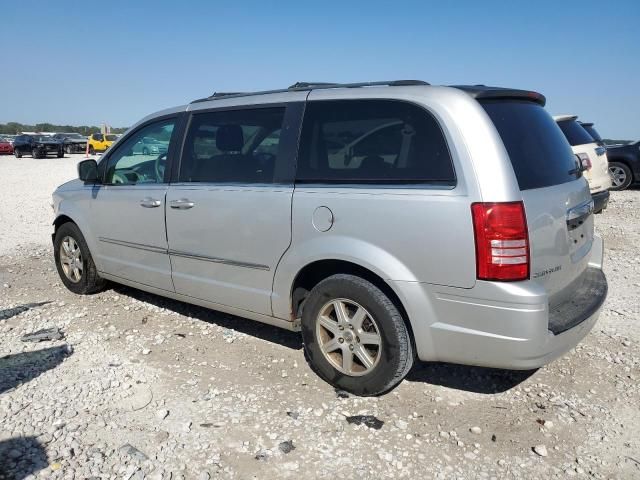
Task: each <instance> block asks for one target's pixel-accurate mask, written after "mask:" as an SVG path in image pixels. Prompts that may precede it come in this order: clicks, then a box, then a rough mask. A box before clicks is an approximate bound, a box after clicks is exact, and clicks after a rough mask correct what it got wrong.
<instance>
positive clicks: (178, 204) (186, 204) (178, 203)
mask: <svg viewBox="0 0 640 480" xmlns="http://www.w3.org/2000/svg"><path fill="white" fill-rule="evenodd" d="M169 206H170V207H171V208H175V209H177V210H188V209H190V208H193V207H194V206H195V203H193V202H192V201H191V200H188V199H186V198H181V199H180V200H171V202H169Z"/></svg>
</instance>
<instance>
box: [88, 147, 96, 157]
mask: <svg viewBox="0 0 640 480" xmlns="http://www.w3.org/2000/svg"><path fill="white" fill-rule="evenodd" d="M95 154H96V149H95V148H93V145H89V155H95Z"/></svg>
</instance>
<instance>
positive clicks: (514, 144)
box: [481, 100, 593, 303]
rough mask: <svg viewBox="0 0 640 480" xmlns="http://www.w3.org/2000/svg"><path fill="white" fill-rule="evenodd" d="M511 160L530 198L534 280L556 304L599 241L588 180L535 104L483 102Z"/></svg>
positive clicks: (551, 122)
mask: <svg viewBox="0 0 640 480" xmlns="http://www.w3.org/2000/svg"><path fill="white" fill-rule="evenodd" d="M481 104H482V106H483V107H484V109H485V111H486V112H487V113H488V114H489V117H491V120H492V121H493V123H494V125H495V126H496V128H497V130H498V133H499V134H500V137H501V138H502V141H503V143H504V145H505V148H506V150H507V153H508V154H509V157H510V159H511V164H512V165H513V169H514V172H515V174H516V178H517V180H518V184H519V186H520V190H521V192H522V198H523V200H524V205H525V212H526V216H527V224H528V227H529V245H530V251H531V279H532V280H534V281H536V282H538V283H539V284H540V285H542V286H543V287H544V288H545V289H546V291H547V292H548V293H549V295H550V297H551V301H552V302H553V303H555V302H558V301H561V300H562V299H564V298H566V296H568V295H569V294H570V293H571V290H572V289H571V288H570V287H571V286H572V283H573V282H575V281H578V280H579V279H580V277H581V275H582V273H583V272H584V270H585V269H586V267H587V264H588V261H589V258H590V255H589V254H590V252H591V247H592V243H593V215H592V211H593V203H592V200H591V195H590V193H589V188H588V184H587V182H586V181H585V179H584V178H581V174H580V172H579V171H578V169H577V159H576V157H575V155H574V154H573V152H572V151H571V147H570V146H569V144H568V143H567V140H566V139H565V137H564V135H563V133H562V131H561V130H560V128H559V127H558V125H557V124H556V122H555V121H554V120H553V119H552V118H551V116H550V115H549V114H548V113H547V112H546V111H545V110H544V108H543V107H542V106H540V105H538V104H536V103H534V102H529V101H513V100H490V101H489V100H485V101H481Z"/></svg>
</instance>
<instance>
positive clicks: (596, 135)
mask: <svg viewBox="0 0 640 480" xmlns="http://www.w3.org/2000/svg"><path fill="white" fill-rule="evenodd" d="M581 125H582V128H584V129H585V130H586V131H587V133H588V134H589V135H591V138H593V139H594V140H595V141H596V142H602V137H601V136H600V134H599V133H598V131H597V130H596V129H595V128H593V125H587V124H584V123H582V124H581Z"/></svg>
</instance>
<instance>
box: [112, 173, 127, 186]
mask: <svg viewBox="0 0 640 480" xmlns="http://www.w3.org/2000/svg"><path fill="white" fill-rule="evenodd" d="M111 183H113V184H114V185H120V184H125V183H129V179H128V178H127V177H125V176H123V175H120V174H119V173H118V172H113V177H112V178H111Z"/></svg>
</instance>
